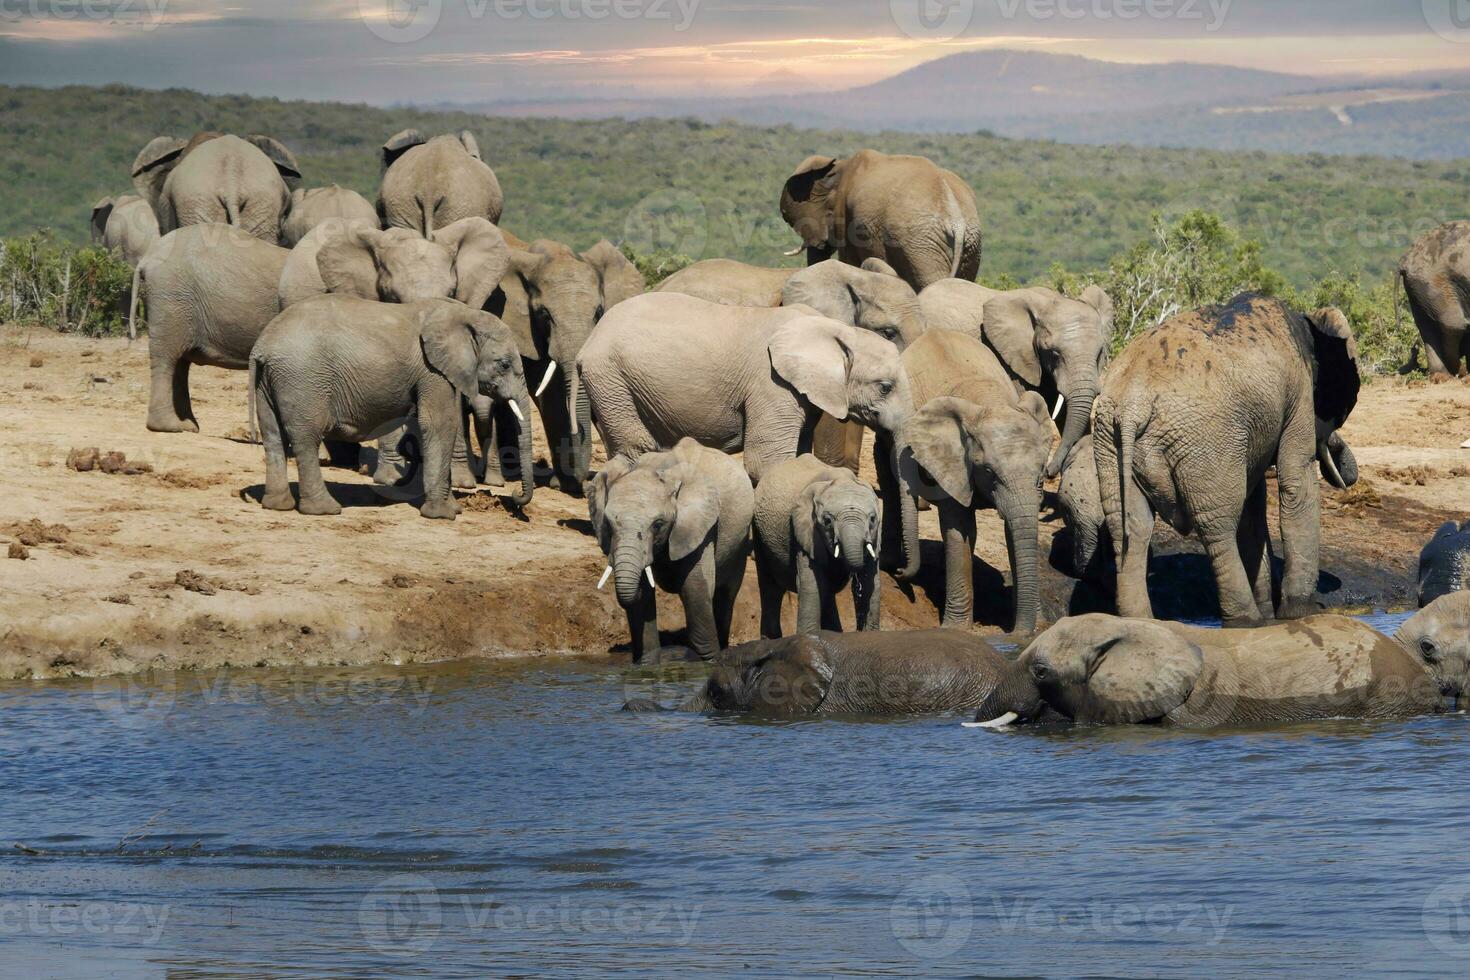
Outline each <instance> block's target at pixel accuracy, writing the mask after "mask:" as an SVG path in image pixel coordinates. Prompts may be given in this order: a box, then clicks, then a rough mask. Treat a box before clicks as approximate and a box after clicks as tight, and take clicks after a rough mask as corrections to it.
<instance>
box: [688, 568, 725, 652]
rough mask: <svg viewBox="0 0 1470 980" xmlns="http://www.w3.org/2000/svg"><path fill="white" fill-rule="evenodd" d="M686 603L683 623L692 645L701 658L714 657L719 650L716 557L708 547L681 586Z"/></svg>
mask: <svg viewBox="0 0 1470 980" xmlns="http://www.w3.org/2000/svg"><path fill="white" fill-rule="evenodd" d="M679 598H680V599H681V600H682V601H683V603H684V625H685V628H686V630H687V631H688V634H689V646H690V648H691V649H693V650H694V652H695V653H697V654H699V656H700V659H702V660H713V659H714V658H715V656H716V655H717V654H718V653H719V652H720V637H719V628H718V626H717V625H716V623H715V556H714V549H713V548H710V547H706V548H705V549H704V551H703V553H702V554H700V556H699V558H698V560H697V561H695V562H694V564H693V566H692V567H691V568H690V569H689V574H687V575H685V576H684V583H683V585H682V587H681V588H680V589H679Z"/></svg>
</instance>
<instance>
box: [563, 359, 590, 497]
mask: <svg viewBox="0 0 1470 980" xmlns="http://www.w3.org/2000/svg"><path fill="white" fill-rule="evenodd" d="M569 392H570V394H569V395H568V396H567V397H568V398H569V400H570V403H569V405H568V406H567V407H568V409H569V411H570V415H571V419H572V435H573V441H574V445H575V451H576V459H575V460H574V462H573V472H574V473H575V475H576V477H577V479H578V480H579V481H581V482H583V483H585V482H586V481H587V475H588V473H590V472H591V470H592V400H591V399H590V398H588V397H587V396H586V393H585V392H584V391H582V369H581V366H580V365H579V364H577V362H576V359H575V358H574V359H573V360H572V377H571V384H570V386H569Z"/></svg>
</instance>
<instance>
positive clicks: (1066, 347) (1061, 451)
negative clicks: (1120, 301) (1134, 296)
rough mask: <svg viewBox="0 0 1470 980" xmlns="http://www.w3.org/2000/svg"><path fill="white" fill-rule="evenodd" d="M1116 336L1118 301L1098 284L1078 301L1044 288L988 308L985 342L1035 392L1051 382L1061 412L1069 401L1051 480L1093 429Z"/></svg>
mask: <svg viewBox="0 0 1470 980" xmlns="http://www.w3.org/2000/svg"><path fill="white" fill-rule="evenodd" d="M1112 334H1113V304H1112V301H1111V300H1109V299H1108V296H1107V294H1106V293H1104V292H1103V291H1102V290H1101V289H1099V288H1097V287H1095V286H1092V287H1089V288H1088V289H1087V291H1085V292H1084V293H1083V294H1082V298H1081V299H1076V300H1074V299H1068V298H1067V297H1065V296H1063V295H1062V294H1061V293H1058V292H1056V291H1055V290H1052V289H1040V288H1038V289H1018V290H1014V291H1012V292H1008V293H1001V294H1000V295H999V296H996V297H994V298H993V299H991V300H990V301H989V302H987V303H986V304H985V327H984V336H985V341H986V343H988V344H989V345H990V347H991V349H992V350H994V351H995V353H996V354H997V355H998V356H999V357H1000V360H1001V363H1003V364H1004V365H1005V366H1006V369H1007V370H1008V371H1009V372H1010V373H1011V374H1012V375H1013V376H1014V377H1016V378H1019V379H1020V381H1021V383H1022V384H1024V385H1025V386H1026V387H1028V388H1030V389H1032V390H1033V391H1034V390H1037V389H1040V388H1042V387H1043V382H1049V385H1050V387H1052V388H1054V389H1055V390H1056V392H1057V394H1058V396H1059V397H1058V401H1057V407H1056V414H1058V415H1059V414H1060V413H1061V409H1062V401H1063V400H1065V401H1066V403H1067V404H1066V409H1067V420H1066V423H1065V425H1064V426H1063V429H1062V441H1061V444H1060V445H1059V446H1058V447H1057V450H1056V453H1055V454H1054V455H1053V456H1052V458H1051V460H1050V462H1048V463H1047V466H1046V475H1047V478H1048V479H1050V478H1051V477H1054V476H1056V475H1057V474H1058V473H1060V472H1061V469H1062V463H1063V462H1064V461H1065V460H1066V458H1067V454H1068V453H1070V452H1071V451H1072V447H1073V446H1075V445H1076V444H1077V440H1078V439H1081V438H1082V437H1083V436H1084V435H1086V434H1087V430H1088V428H1089V427H1090V426H1091V425H1092V403H1093V401H1094V400H1096V398H1097V395H1098V391H1099V390H1100V388H1101V386H1102V372H1103V367H1104V366H1105V364H1106V363H1107V348H1108V342H1109V341H1110V340H1111V339H1112Z"/></svg>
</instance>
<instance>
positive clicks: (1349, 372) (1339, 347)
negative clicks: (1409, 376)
mask: <svg viewBox="0 0 1470 980" xmlns="http://www.w3.org/2000/svg"><path fill="white" fill-rule="evenodd" d="M1306 319H1307V323H1308V324H1309V325H1310V326H1311V328H1312V342H1313V346H1314V348H1315V350H1316V355H1317V388H1316V392H1315V395H1316V398H1315V400H1316V415H1317V417H1318V418H1319V419H1322V420H1324V421H1327V422H1331V423H1332V427H1333V428H1334V429H1339V428H1341V427H1342V424H1343V423H1344V422H1346V421H1347V417H1348V416H1349V415H1351V414H1352V412H1353V408H1355V407H1356V406H1357V404H1358V392H1359V390H1360V389H1361V388H1362V379H1361V377H1360V376H1359V374H1358V343H1357V340H1356V339H1355V338H1354V337H1353V327H1352V324H1350V323H1349V322H1348V318H1347V317H1346V316H1345V315H1344V314H1343V312H1342V310H1339V309H1337V308H1336V307H1327V308H1325V309H1321V310H1318V311H1317V312H1316V313H1309V314H1307V318H1306Z"/></svg>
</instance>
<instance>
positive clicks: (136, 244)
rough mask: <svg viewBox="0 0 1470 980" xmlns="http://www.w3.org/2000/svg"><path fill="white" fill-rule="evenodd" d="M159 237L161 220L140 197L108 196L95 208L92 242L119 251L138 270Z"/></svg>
mask: <svg viewBox="0 0 1470 980" xmlns="http://www.w3.org/2000/svg"><path fill="white" fill-rule="evenodd" d="M159 237H160V236H159V234H158V218H157V217H156V216H155V215H154V214H153V209H152V208H151V207H149V206H148V202H147V201H145V200H143V199H142V198H141V197H139V196H138V195H136V194H120V195H118V196H117V197H104V198H103V199H102V200H100V201H98V202H97V203H96V204H94V205H93V206H92V241H93V242H94V243H95V244H98V245H101V246H102V247H103V248H105V249H108V250H110V251H116V252H118V253H119V254H120V255H122V258H123V261H124V262H126V263H127V264H128V265H129V266H131V267H132V268H134V269H136V268H137V267H138V263H139V262H141V261H143V256H144V255H147V254H148V250H149V249H150V248H152V247H153V243H154V242H156V241H158V239H159Z"/></svg>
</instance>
